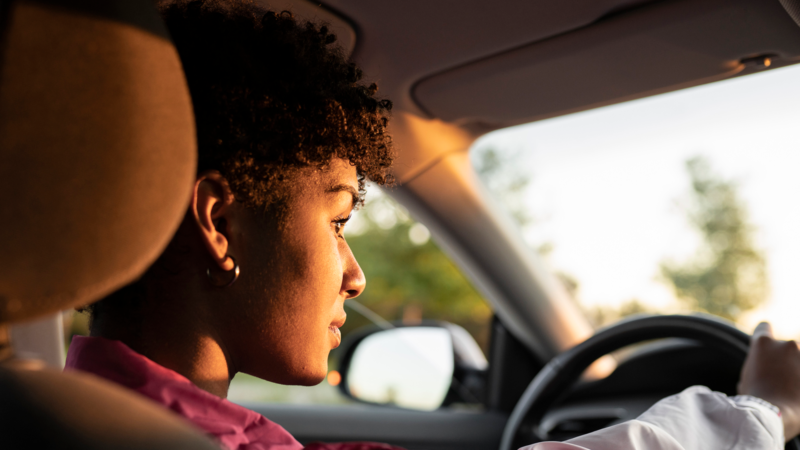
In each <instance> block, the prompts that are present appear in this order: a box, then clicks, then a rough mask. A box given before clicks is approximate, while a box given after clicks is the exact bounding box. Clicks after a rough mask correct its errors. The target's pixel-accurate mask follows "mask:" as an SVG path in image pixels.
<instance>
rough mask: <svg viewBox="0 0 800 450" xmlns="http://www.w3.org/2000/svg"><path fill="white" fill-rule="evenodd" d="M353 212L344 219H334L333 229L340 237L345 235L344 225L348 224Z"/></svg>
mask: <svg viewBox="0 0 800 450" xmlns="http://www.w3.org/2000/svg"><path fill="white" fill-rule="evenodd" d="M352 216H353V214H352V213H350V215H349V216H347V217H345V218H344V219H334V220H333V229H334V230H335V231H336V235H337V236H339V237H344V234H343V233H344V226H345V224H347V221H348V220H350V217H352Z"/></svg>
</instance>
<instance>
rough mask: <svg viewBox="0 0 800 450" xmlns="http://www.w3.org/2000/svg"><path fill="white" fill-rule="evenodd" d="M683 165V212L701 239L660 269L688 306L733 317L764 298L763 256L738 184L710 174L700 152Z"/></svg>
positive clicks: (767, 285) (764, 275)
mask: <svg viewBox="0 0 800 450" xmlns="http://www.w3.org/2000/svg"><path fill="white" fill-rule="evenodd" d="M686 169H687V171H688V173H689V176H690V178H691V183H692V204H691V206H690V208H689V210H688V215H689V219H690V221H691V223H692V224H693V225H694V226H695V227H696V228H697V230H698V231H699V232H700V234H701V236H702V237H703V244H702V247H701V249H700V251H699V252H698V254H697V255H696V256H695V258H694V259H692V260H690V261H688V262H685V263H682V264H676V263H674V262H671V261H664V262H662V264H661V273H662V275H663V276H664V277H665V278H666V279H667V280H668V281H669V282H670V283H671V284H672V286H673V288H674V289H675V293H676V294H677V296H678V297H679V298H681V299H682V300H684V301H685V302H686V303H687V304H688V305H689V306H690V307H691V308H693V309H695V310H700V311H705V312H708V313H711V314H714V315H717V316H720V317H724V318H726V319H729V320H733V321H735V320H736V319H738V318H739V316H740V315H741V313H743V312H745V311H747V310H750V309H753V308H755V307H757V306H758V305H760V304H761V303H762V302H763V301H764V300H765V299H766V297H767V295H768V292H769V283H768V279H767V271H766V262H765V260H764V256H763V255H762V253H761V252H760V251H759V250H757V249H756V248H755V246H754V244H753V238H752V234H753V227H752V226H751V225H750V224H749V223H748V221H747V211H746V208H745V205H744V203H743V202H742V200H741V199H740V198H739V195H738V193H737V187H738V186H737V184H736V183H735V182H733V181H731V180H725V179H723V178H721V177H720V176H718V175H717V174H715V173H714V172H713V170H712V169H711V165H710V163H709V162H708V161H707V160H706V159H704V158H702V157H695V158H692V159H690V160H688V161H687V162H686Z"/></svg>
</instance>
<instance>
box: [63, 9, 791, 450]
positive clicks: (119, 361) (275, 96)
mask: <svg viewBox="0 0 800 450" xmlns="http://www.w3.org/2000/svg"><path fill="white" fill-rule="evenodd" d="M161 9H162V13H163V16H164V18H165V21H166V24H167V26H168V28H169V30H170V32H171V34H172V37H173V39H174V41H175V44H176V47H177V48H178V51H179V53H180V56H181V59H182V62H183V65H184V70H185V72H186V76H187V80H188V83H189V88H190V91H191V94H192V99H193V102H194V111H195V116H196V121H197V133H198V149H199V150H198V151H199V167H198V175H197V180H196V182H195V184H194V190H193V195H192V198H191V200H190V202H189V208H188V212H187V214H186V217H185V220H184V221H183V223H182V225H181V227H180V229H179V230H178V232H177V233H176V235H175V237H174V238H173V240H172V242H171V243H170V245H169V247H168V248H167V250H166V251H165V252H164V254H163V255H162V256H161V257H160V259H159V260H158V261H157V262H156V263H155V264H154V265H153V267H151V268H150V270H149V271H148V272H147V273H146V274H145V275H144V276H143V277H142V278H141V279H140V280H139V281H137V282H136V283H134V284H132V285H130V286H128V287H126V288H124V289H122V290H120V291H118V292H117V293H115V294H113V295H111V296H110V297H108V298H106V299H104V300H102V301H100V302H98V303H96V304H94V305H92V306H90V307H89V308H88V309H89V311H90V312H91V314H92V323H91V334H92V337H88V338H80V337H79V338H76V339H75V340H73V343H72V346H71V347H70V350H69V355H68V359H67V369H68V370H85V371H89V372H92V373H94V374H96V375H99V376H102V377H105V378H108V379H110V380H113V381H116V382H118V383H120V384H122V385H124V386H127V387H129V388H131V389H133V390H135V391H137V392H139V393H141V394H143V395H145V396H147V397H149V398H151V399H153V400H154V401H156V402H159V403H161V404H163V405H165V406H166V407H168V408H170V409H172V410H173V411H175V412H176V413H178V414H180V415H182V416H184V417H185V418H187V419H188V420H190V421H191V422H193V423H194V424H195V425H197V426H198V427H199V428H201V429H203V430H204V431H205V432H207V433H208V434H210V435H212V436H214V437H215V438H217V439H218V440H219V442H220V443H221V444H222V445H223V446H224V447H226V448H239V449H248V448H249V449H274V450H279V449H280V450H284V449H285V450H290V449H291V450H298V449H300V448H301V447H302V446H301V445H300V444H299V443H298V442H297V441H296V440H294V438H292V436H291V435H289V434H288V433H287V432H286V431H285V430H283V429H282V428H281V427H280V426H278V425H276V424H274V423H272V422H270V421H268V420H267V419H265V418H264V417H262V416H260V415H258V414H256V413H254V412H252V411H249V410H247V409H245V408H243V407H240V406H237V405H234V404H232V403H230V402H228V401H226V400H225V397H226V395H227V390H228V385H229V383H230V380H231V379H232V378H233V376H234V375H235V374H236V373H237V372H244V373H248V374H250V375H253V376H256V377H259V378H262V379H265V380H269V381H272V382H276V383H284V384H300V385H313V384H316V383H319V382H320V381H322V380H323V379H324V377H325V375H326V373H327V360H328V353H329V352H330V350H331V349H333V348H335V347H336V346H338V345H339V343H340V339H341V337H340V334H339V330H338V328H339V327H340V326H341V325H342V324H343V323H344V321H345V312H344V309H343V304H344V302H345V301H346V300H347V299H348V298H352V297H356V296H357V295H359V294H360V293H361V292H362V290H363V289H364V286H365V279H364V274H363V273H362V271H361V269H360V268H359V266H358V263H357V262H356V260H355V258H354V257H353V255H352V253H351V252H350V249H349V248H348V245H347V242H346V241H345V240H344V237H343V235H342V231H343V227H344V226H345V224H346V223H347V220H348V218H349V217H350V214H351V212H352V210H353V208H354V207H356V206H357V205H358V204H360V203H361V201H362V199H363V195H364V182H365V179H366V178H369V179H371V180H372V181H374V182H375V183H378V184H386V183H389V182H390V181H391V178H390V176H389V175H388V173H387V170H388V168H389V166H390V164H391V162H392V158H393V150H392V145H391V140H390V137H389V135H388V134H387V131H386V125H387V114H388V112H389V109H390V107H391V104H390V103H389V102H388V101H386V100H380V99H378V98H376V97H375V93H376V90H377V88H376V87H375V86H374V85H371V86H367V85H365V84H362V83H361V81H360V79H361V73H360V71H359V70H358V69H357V68H356V67H355V65H353V64H352V63H349V62H347V61H346V59H345V58H344V56H343V55H342V54H341V52H340V51H338V50H337V49H336V47H333V46H331V44H332V43H333V42H334V40H335V38H334V37H333V36H332V35H331V34H329V33H328V31H327V30H326V29H325V27H318V26H315V25H313V24H298V23H297V22H295V20H294V19H292V17H291V16H289V15H288V14H276V13H273V12H268V11H265V10H262V9H260V8H258V7H256V6H254V5H252V4H250V3H245V2H242V1H239V2H235V1H232V0H231V1H222V0H218V1H212V0H208V1H178V2H174V3H167V4H164V5H162V6H161ZM139 188H141V189H142V191H143V192H146V187H139ZM759 334H760V336H761V337H759V338H758V339H756V340H755V344H754V346H753V349H754V350H753V351H752V352H751V355H750V358H749V360H748V363H747V364H746V367H745V371H744V376H743V381H742V386H741V390H742V393H744V394H752V395H756V396H760V397H761V399H758V398H755V397H738V398H727V397H725V396H724V395H721V394H716V393H711V392H709V391H707V390H704V389H701V388H695V389H691V390H688V391H686V392H684V393H682V394H679V395H678V396H675V397H671V398H669V399H665V400H663V401H662V402H659V403H658V404H657V405H656V406H655V407H654V408H653V409H651V410H650V411H649V412H648V413H646V414H645V415H644V416H642V418H640V420H638V421H633V422H629V423H627V424H622V425H619V426H617V427H612V428H609V429H606V430H601V431H600V432H597V433H594V434H592V435H588V436H585V437H582V438H578V439H577V440H575V441H573V442H572V443H570V444H560V443H542V444H536V448H537V450H538V449H542V450H554V449H566V448H569V449H576V448H590V449H593V450H600V449H610V448H616V449H645V448H647V449H683V448H685V449H690V448H703V449H706V450H707V449H714V448H720V449H721V448H726V449H728V448H735V449H744V448H775V449H777V448H779V447H781V446H782V444H783V436H784V433H785V434H786V436H793V435H795V434H796V433H797V431H798V430H800V425H798V419H797V417H798V416H797V414H796V411H798V410H800V392H799V391H800V389H798V388H796V387H795V384H794V383H793V380H794V377H796V376H797V375H800V352H798V349H797V345H796V344H794V343H781V342H778V341H774V340H772V339H771V337H769V335H768V330H767V329H766V328H763V329H762V330H760V331H759ZM778 358H780V359H778ZM776 361H779V362H780V363H782V364H783V365H784V366H785V367H784V369H783V370H774V369H775V368H774V367H773V366H774V365H775V364H776ZM768 402H770V403H768ZM772 405H777V406H779V407H780V408H781V409H780V412H781V413H782V414H783V416H782V417H783V420H782V419H781V416H779V414H778V412H777V409H775V407H774V406H772ZM784 428H785V431H784ZM359 445H366V446H367V447H385V446H382V445H381V444H359Z"/></svg>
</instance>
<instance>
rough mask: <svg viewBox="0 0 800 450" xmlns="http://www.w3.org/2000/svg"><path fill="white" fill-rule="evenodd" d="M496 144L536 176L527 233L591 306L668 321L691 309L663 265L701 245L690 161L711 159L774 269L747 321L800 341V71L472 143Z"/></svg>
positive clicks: (667, 96)
mask: <svg viewBox="0 0 800 450" xmlns="http://www.w3.org/2000/svg"><path fill="white" fill-rule="evenodd" d="M487 146H490V147H493V148H495V149H497V150H498V151H499V152H500V153H501V155H504V157H505V158H506V161H507V162H508V163H510V165H511V166H513V167H515V168H517V170H521V171H524V173H526V174H527V175H528V176H530V178H531V184H530V186H529V189H528V191H527V193H526V195H525V198H524V204H525V206H526V207H527V208H528V209H529V211H530V212H531V214H532V215H533V217H534V222H533V224H532V225H531V226H529V227H528V228H527V229H525V230H524V235H525V238H526V240H527V241H528V242H529V243H531V244H532V245H535V246H538V245H540V244H542V243H549V244H551V245H552V247H553V250H552V252H551V253H550V254H549V255H548V257H547V263H548V264H549V265H550V266H551V267H552V268H553V269H554V270H559V271H563V272H565V273H568V274H570V275H571V276H573V277H574V278H576V279H577V280H578V282H579V283H580V288H579V293H578V297H579V301H581V302H582V303H584V304H586V305H598V304H606V305H612V306H613V305H619V304H621V303H623V302H625V301H628V300H631V299H638V300H639V301H641V302H643V303H646V304H648V305H650V306H651V307H653V308H656V309H658V310H660V311H663V312H667V313H671V312H678V311H679V310H681V309H682V308H683V306H682V305H681V304H680V302H679V301H677V300H676V299H675V297H674V294H673V292H672V290H671V289H670V288H669V286H668V284H666V283H665V282H664V281H663V280H660V279H659V264H660V263H661V261H664V260H665V259H671V260H674V261H677V262H681V261H685V260H687V259H690V258H691V256H692V255H694V253H695V251H696V250H697V248H698V245H699V244H700V242H701V238H700V236H699V234H698V233H697V231H695V230H694V229H693V228H692V226H691V225H690V224H689V222H688V221H687V218H686V206H685V205H687V203H688V201H689V198H690V197H689V194H690V184H689V177H688V175H687V173H686V169H685V161H686V160H687V159H689V158H691V157H694V156H704V157H706V158H707V159H708V160H709V161H710V162H711V165H712V168H713V169H714V171H715V172H716V173H718V174H719V175H721V176H722V177H724V178H726V179H731V180H735V181H736V182H737V183H738V185H739V194H740V196H741V198H742V200H743V201H744V203H745V205H746V206H747V210H748V213H749V218H750V223H751V224H752V225H753V226H754V230H755V232H754V237H755V243H756V246H757V247H758V248H759V249H761V250H762V251H763V253H764V255H765V256H766V260H767V264H768V272H769V277H770V284H771V295H770V298H769V299H767V302H766V304H765V305H764V306H763V307H760V308H759V309H757V310H755V311H752V312H750V313H748V314H746V315H745V316H744V317H743V318H742V319H741V320H740V323H739V325H740V326H741V327H742V328H743V329H745V330H749V329H751V328H753V327H754V326H755V325H756V324H757V323H758V322H759V321H760V320H769V321H771V322H772V323H773V327H774V329H775V331H776V334H777V335H778V336H780V337H782V338H795V339H796V338H800V173H799V172H800V67H786V68H780V69H773V70H768V71H765V72H762V73H759V74H754V75H748V76H744V77H740V78H736V79H732V80H727V81H722V82H717V83H713V84H710V85H706V86H700V87H695V88H690V89H686V90H682V91H678V92H674V93H669V94H663V95H659V96H656V97H651V98H647V99H642V100H636V101H632V102H627V103H624V104H620V105H614V106H609V107H604V108H599V109H596V110H592V111H587V112H583V113H577V114H572V115H569V116H564V117H560V118H555V119H549V120H545V121H540V122H536V123H533V124H527V125H520V126H517V127H512V128H508V129H505V130H500V131H496V132H493V133H490V134H488V135H486V136H484V137H482V138H481V139H480V140H479V141H477V142H476V143H475V145H474V146H473V149H479V148H485V147H487Z"/></svg>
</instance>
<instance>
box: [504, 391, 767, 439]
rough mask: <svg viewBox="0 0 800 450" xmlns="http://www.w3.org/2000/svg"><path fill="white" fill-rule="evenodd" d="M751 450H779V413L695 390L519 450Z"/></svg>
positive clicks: (747, 400) (759, 403)
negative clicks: (614, 421) (615, 421)
mask: <svg viewBox="0 0 800 450" xmlns="http://www.w3.org/2000/svg"><path fill="white" fill-rule="evenodd" d="M756 449H758V450H782V449H783V422H782V420H781V418H780V413H779V411H778V409H777V408H776V407H774V406H772V405H770V404H769V403H767V402H765V401H763V400H761V399H758V398H755V397H750V396H746V395H740V396H737V397H728V396H726V395H725V394H721V393H719V392H711V390H709V389H708V388H706V387H702V386H694V387H690V388H689V389H686V390H685V391H683V392H681V393H680V394H677V395H673V396H672V397H667V398H665V399H663V400H661V401H659V402H658V403H656V404H655V405H653V406H652V407H651V408H650V409H648V410H647V411H646V412H645V413H644V414H642V415H641V416H639V417H638V418H637V419H636V420H631V421H629V422H625V423H621V424H619V425H614V426H612V427H609V428H605V429H602V430H598V431H595V432H594V433H590V434H587V435H584V436H580V437H577V438H575V439H570V440H569V441H566V442H540V443H538V444H533V445H529V446H526V447H523V448H522V449H520V450H756Z"/></svg>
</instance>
